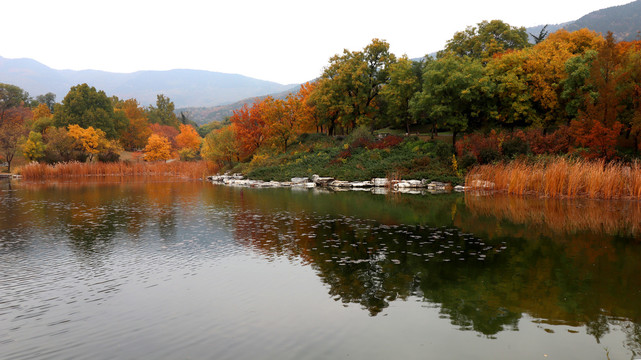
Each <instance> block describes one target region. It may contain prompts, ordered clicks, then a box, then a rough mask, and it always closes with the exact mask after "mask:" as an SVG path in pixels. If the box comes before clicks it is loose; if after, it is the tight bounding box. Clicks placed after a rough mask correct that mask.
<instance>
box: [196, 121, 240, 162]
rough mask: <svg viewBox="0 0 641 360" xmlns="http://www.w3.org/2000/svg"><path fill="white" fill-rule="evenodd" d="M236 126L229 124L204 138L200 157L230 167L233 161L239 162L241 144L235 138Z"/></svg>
mask: <svg viewBox="0 0 641 360" xmlns="http://www.w3.org/2000/svg"><path fill="white" fill-rule="evenodd" d="M235 128H236V126H235V125H234V124H231V125H230V126H226V127H224V128H222V129H220V130H214V131H212V132H210V133H209V134H208V135H207V136H205V141H204V142H203V147H202V149H201V152H200V153H201V155H202V157H203V158H205V159H207V160H210V161H213V162H216V163H218V164H221V165H224V164H225V163H226V164H228V165H229V167H232V166H233V164H234V160H236V161H239V159H240V153H241V144H240V143H239V141H238V138H237V136H236V130H235Z"/></svg>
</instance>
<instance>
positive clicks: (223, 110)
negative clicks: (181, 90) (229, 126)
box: [176, 86, 299, 125]
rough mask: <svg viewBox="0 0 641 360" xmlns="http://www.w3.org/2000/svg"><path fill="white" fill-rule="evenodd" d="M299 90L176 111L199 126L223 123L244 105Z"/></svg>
mask: <svg viewBox="0 0 641 360" xmlns="http://www.w3.org/2000/svg"><path fill="white" fill-rule="evenodd" d="M298 89H299V86H294V87H292V88H291V89H288V90H285V91H281V92H279V93H274V94H269V95H263V96H254V97H250V98H245V99H242V100H240V101H236V102H234V103H231V104H227V105H220V106H210V107H207V106H199V107H184V108H178V109H176V113H177V114H180V113H183V114H185V116H186V117H187V118H188V119H189V120H192V121H194V122H196V123H197V124H198V125H204V124H208V123H210V122H212V121H221V120H223V119H225V118H226V117H228V116H232V114H233V113H234V110H237V109H240V108H242V107H243V105H248V106H251V104H252V103H254V102H255V101H256V100H258V101H260V100H263V99H265V98H266V97H267V96H271V97H273V98H274V99H284V98H286V97H287V95H289V94H292V93H296V92H297V91H298Z"/></svg>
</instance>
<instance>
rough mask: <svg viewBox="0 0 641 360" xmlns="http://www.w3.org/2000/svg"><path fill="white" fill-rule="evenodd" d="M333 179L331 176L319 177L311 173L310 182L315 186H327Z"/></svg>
mask: <svg viewBox="0 0 641 360" xmlns="http://www.w3.org/2000/svg"><path fill="white" fill-rule="evenodd" d="M333 181H334V178H333V177H321V176H318V175H312V182H313V183H315V184H316V185H317V186H329V185H330V183H331V182H333Z"/></svg>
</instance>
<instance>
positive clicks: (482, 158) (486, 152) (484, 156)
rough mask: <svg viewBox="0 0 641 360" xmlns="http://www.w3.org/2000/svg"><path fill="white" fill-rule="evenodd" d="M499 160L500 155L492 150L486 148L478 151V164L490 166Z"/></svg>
mask: <svg viewBox="0 0 641 360" xmlns="http://www.w3.org/2000/svg"><path fill="white" fill-rule="evenodd" d="M500 158H501V154H500V153H499V152H498V151H497V150H496V149H494V148H491V147H487V148H483V149H481V150H480V151H479V164H481V165H482V164H490V163H493V162H494V161H497V160H499V159H500Z"/></svg>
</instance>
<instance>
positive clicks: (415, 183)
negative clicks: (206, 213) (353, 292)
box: [208, 174, 466, 193]
mask: <svg viewBox="0 0 641 360" xmlns="http://www.w3.org/2000/svg"><path fill="white" fill-rule="evenodd" d="M208 179H209V180H210V181H212V182H213V183H216V184H224V185H231V186H246V187H256V188H266V187H298V188H316V187H321V188H329V189H332V190H335V191H341V190H371V191H373V192H376V193H383V192H387V191H389V190H393V191H398V192H408V193H422V192H424V191H425V190H427V191H429V192H448V191H452V190H454V191H465V190H466V188H465V187H463V186H460V185H459V186H455V187H452V185H451V184H448V183H442V182H437V181H430V180H425V179H423V180H390V179H387V178H374V179H372V180H369V181H343V180H336V179H334V178H332V177H322V176H318V175H313V176H312V177H311V178H309V177H295V178H292V179H291V181H262V180H250V179H245V178H244V177H243V175H241V174H224V175H214V176H210V177H208Z"/></svg>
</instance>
